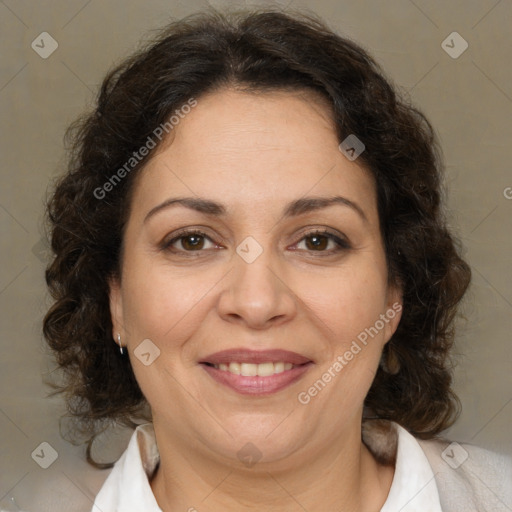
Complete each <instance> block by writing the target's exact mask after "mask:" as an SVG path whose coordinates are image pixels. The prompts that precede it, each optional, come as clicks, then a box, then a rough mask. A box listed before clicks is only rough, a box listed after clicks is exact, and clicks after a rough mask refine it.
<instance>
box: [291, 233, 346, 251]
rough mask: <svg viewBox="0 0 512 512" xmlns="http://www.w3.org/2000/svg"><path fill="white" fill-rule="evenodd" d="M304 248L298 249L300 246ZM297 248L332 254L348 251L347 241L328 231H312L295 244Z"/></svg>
mask: <svg viewBox="0 0 512 512" xmlns="http://www.w3.org/2000/svg"><path fill="white" fill-rule="evenodd" d="M302 244H303V245H304V247H300V246H301V245H302ZM297 248H298V249H301V250H305V251H310V252H317V253H325V254H326V255H328V254H333V253H336V252H340V251H343V250H347V249H350V248H351V246H350V244H349V242H348V241H347V240H345V239H344V238H341V237H340V236H338V235H335V234H334V233H331V232H329V231H314V232H312V233H309V234H306V235H305V236H304V237H303V238H302V239H301V240H300V241H299V243H298V244H297Z"/></svg>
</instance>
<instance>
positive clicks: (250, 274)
mask: <svg viewBox="0 0 512 512" xmlns="http://www.w3.org/2000/svg"><path fill="white" fill-rule="evenodd" d="M227 277H228V279H227V280H226V281H224V286H225V288H224V289H223V291H222V293H221V294H220V297H219V300H218V312H219V315H220V316H221V317H222V318H223V319H224V320H226V321H229V322H231V323H238V324H244V325H245V326H247V327H248V328H251V329H266V328H268V327H270V326H272V325H279V324H282V323H285V322H287V321H289V320H291V319H292V318H293V317H294V316H295V315H296V310H297V299H296V297H295V295H294V293H293V291H292V290H291V288H290V287H289V286H288V284H287V283H286V276H285V275H284V273H283V271H282V269H281V268H280V266H279V265H276V264H275V262H274V264H273V265H272V256H271V255H270V254H269V253H268V252H266V251H264V252H263V253H262V254H261V255H260V256H259V257H258V258H257V259H256V260H255V261H253V262H252V263H248V262H246V261H244V259H242V258H241V257H239V256H238V255H235V256H234V268H233V270H232V271H231V272H229V274H228V276H227Z"/></svg>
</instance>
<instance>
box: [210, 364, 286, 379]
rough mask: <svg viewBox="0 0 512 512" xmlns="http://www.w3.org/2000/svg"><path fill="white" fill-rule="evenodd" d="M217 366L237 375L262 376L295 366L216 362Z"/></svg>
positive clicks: (215, 365)
mask: <svg viewBox="0 0 512 512" xmlns="http://www.w3.org/2000/svg"><path fill="white" fill-rule="evenodd" d="M213 366H214V367H215V368H217V369H219V370H223V371H228V372H231V373H234V374H236V375H242V376H244V377H253V376H255V375H259V376H260V377H268V376H269V375H274V374H275V373H282V372H284V371H285V370H290V369H291V368H292V367H293V364H292V363H284V362H278V363H260V364H253V363H229V364H225V363H220V364H214V365H213Z"/></svg>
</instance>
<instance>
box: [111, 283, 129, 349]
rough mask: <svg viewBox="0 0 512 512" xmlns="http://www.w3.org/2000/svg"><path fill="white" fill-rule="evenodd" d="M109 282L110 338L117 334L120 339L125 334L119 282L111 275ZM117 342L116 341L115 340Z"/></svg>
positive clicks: (115, 337) (115, 336)
mask: <svg viewBox="0 0 512 512" xmlns="http://www.w3.org/2000/svg"><path fill="white" fill-rule="evenodd" d="M108 284H109V301H110V318H111V319H112V338H113V339H114V340H116V339H117V334H118V333H119V334H120V335H121V339H123V338H124V337H125V336H124V335H125V334H126V333H125V330H124V323H123V318H124V317H123V297H122V294H121V284H120V282H119V279H118V278H117V277H111V278H110V279H109V281H108ZM116 343H117V341H116Z"/></svg>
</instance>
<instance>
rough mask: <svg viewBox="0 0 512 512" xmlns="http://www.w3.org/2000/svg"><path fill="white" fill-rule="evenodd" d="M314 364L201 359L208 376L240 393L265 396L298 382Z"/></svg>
mask: <svg viewBox="0 0 512 512" xmlns="http://www.w3.org/2000/svg"><path fill="white" fill-rule="evenodd" d="M313 365H314V363H313V362H312V361H308V362H307V363H302V364H292V363H289V362H287V363H285V362H280V361H278V362H274V363H272V362H266V363H259V364H254V363H238V362H231V363H218V364H213V363H206V362H203V363H200V366H201V367H202V368H204V370H205V371H206V372H207V373H208V374H209V376H210V377H211V378H212V379H213V380H214V381H216V382H217V383H218V384H221V385H222V386H223V387H224V386H225V387H227V388H229V389H231V390H233V391H235V392H236V393H238V394H241V395H252V396H264V395H270V394H272V393H276V392H278V391H281V390H283V389H285V388H287V387H288V386H290V385H292V384H293V383H295V382H297V381H298V380H299V379H301V378H302V377H303V375H304V374H305V373H306V372H307V371H309V369H310V368H311V367H312V366H313Z"/></svg>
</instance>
